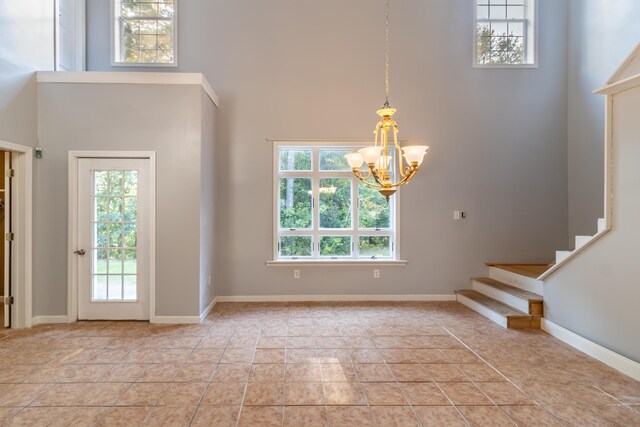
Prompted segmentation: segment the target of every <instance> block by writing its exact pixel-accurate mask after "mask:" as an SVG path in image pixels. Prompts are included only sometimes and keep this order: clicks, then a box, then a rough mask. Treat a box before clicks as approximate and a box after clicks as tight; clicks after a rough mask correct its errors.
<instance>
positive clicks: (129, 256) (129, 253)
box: [123, 249, 138, 274]
mask: <svg viewBox="0 0 640 427" xmlns="http://www.w3.org/2000/svg"><path fill="white" fill-rule="evenodd" d="M137 272H138V254H137V251H136V250H135V249H127V250H125V251H124V270H123V273H124V274H136V273H137Z"/></svg>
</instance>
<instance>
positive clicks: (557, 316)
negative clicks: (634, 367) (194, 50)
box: [544, 86, 640, 362]
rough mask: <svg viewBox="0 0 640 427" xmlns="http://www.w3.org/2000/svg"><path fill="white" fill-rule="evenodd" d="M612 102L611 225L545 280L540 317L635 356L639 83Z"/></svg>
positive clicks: (638, 351) (639, 277)
mask: <svg viewBox="0 0 640 427" xmlns="http://www.w3.org/2000/svg"><path fill="white" fill-rule="evenodd" d="M600 99H601V102H603V103H604V99H603V98H602V96H600ZM612 105H613V107H612V117H613V128H612V132H613V135H614V137H613V140H612V153H613V154H612V155H613V157H612V165H613V166H612V170H613V175H612V182H613V191H614V199H613V203H612V211H613V216H612V226H613V228H612V230H611V231H610V232H609V233H608V234H607V235H605V236H604V237H603V238H602V239H600V240H599V241H598V242H596V243H595V244H594V245H593V246H591V247H590V248H588V249H587V250H586V251H585V252H583V253H582V254H581V255H579V256H578V257H576V258H575V259H573V260H572V262H570V263H568V264H567V265H565V266H564V267H563V268H562V269H560V270H558V271H557V272H556V273H555V274H554V275H553V276H551V277H550V278H549V279H548V280H547V281H546V282H545V285H544V286H545V289H544V299H545V317H546V318H547V319H548V320H550V321H551V322H553V323H555V324H556V325H560V326H562V327H563V328H565V329H568V330H570V331H572V332H574V333H576V334H578V335H580V336H582V337H584V338H586V339H588V340H590V341H592V342H595V343H597V344H599V345H601V346H603V347H606V348H608V349H610V350H612V351H614V352H616V353H618V354H620V355H622V356H625V357H627V358H629V359H631V360H634V361H636V362H640V328H639V327H638V301H640V262H638V261H639V260H638V253H639V250H638V242H639V241H640V197H639V194H640V193H639V192H638V191H639V190H638V189H640V168H639V167H638V159H640V121H639V120H638V116H639V115H640V86H638V87H635V88H634V89H630V90H627V91H624V92H621V93H618V94H616V95H613V101H612ZM601 144H602V141H601Z"/></svg>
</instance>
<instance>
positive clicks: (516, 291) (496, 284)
mask: <svg viewBox="0 0 640 427" xmlns="http://www.w3.org/2000/svg"><path fill="white" fill-rule="evenodd" d="M471 280H474V281H476V282H480V283H483V284H485V285H487V286H491V287H493V288H496V289H499V290H501V291H502V292H506V293H508V294H510V295H513V296H515V297H518V298H521V299H524V300H527V301H529V302H542V301H543V300H544V298H542V296H541V295H538V294H536V293H533V292H529V291H525V290H524V289H520V288H516V287H515V286H511V285H508V284H506V283H504V282H500V281H499V280H495V279H491V278H489V277H474V278H473V279H471Z"/></svg>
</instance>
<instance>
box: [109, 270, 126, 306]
mask: <svg viewBox="0 0 640 427" xmlns="http://www.w3.org/2000/svg"><path fill="white" fill-rule="evenodd" d="M107 298H108V299H110V300H122V276H121V275H119V274H118V275H117V276H116V275H109V289H108V292H107Z"/></svg>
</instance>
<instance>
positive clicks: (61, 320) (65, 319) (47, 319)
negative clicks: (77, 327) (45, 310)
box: [31, 314, 69, 326]
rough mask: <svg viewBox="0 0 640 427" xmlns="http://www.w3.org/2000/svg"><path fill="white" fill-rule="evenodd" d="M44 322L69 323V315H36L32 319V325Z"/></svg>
mask: <svg viewBox="0 0 640 427" xmlns="http://www.w3.org/2000/svg"><path fill="white" fill-rule="evenodd" d="M44 323H69V318H68V317H67V315H66V314H65V315H62V316H36V317H34V318H33V319H31V325H32V326H35V325H42V324H44Z"/></svg>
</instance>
